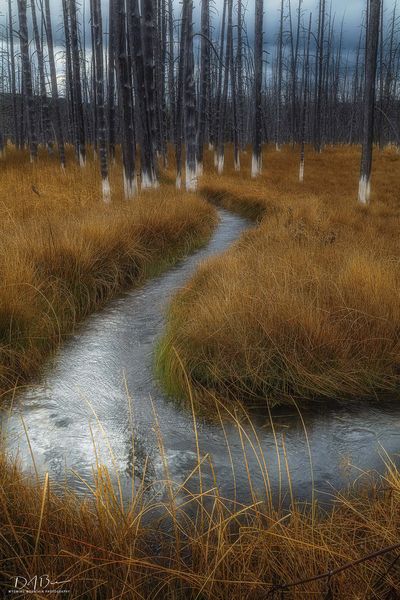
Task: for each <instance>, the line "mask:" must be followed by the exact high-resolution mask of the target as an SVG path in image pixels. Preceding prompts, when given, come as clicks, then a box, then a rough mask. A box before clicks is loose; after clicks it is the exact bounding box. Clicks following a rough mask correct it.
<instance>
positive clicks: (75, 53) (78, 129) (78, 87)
mask: <svg viewBox="0 0 400 600" xmlns="http://www.w3.org/2000/svg"><path fill="white" fill-rule="evenodd" d="M68 13H69V18H70V32H71V41H70V43H71V54H72V87H73V91H74V97H73V104H74V113H75V148H76V154H77V158H78V160H79V164H80V165H81V167H83V166H84V165H85V162H86V146H85V144H86V139H85V121H84V113H83V98H82V82H81V67H80V56H79V40H78V18H77V13H76V2H75V0H68Z"/></svg>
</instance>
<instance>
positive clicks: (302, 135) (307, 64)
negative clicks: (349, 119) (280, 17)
mask: <svg viewBox="0 0 400 600" xmlns="http://www.w3.org/2000/svg"><path fill="white" fill-rule="evenodd" d="M311 24H312V14H310V24H309V27H308V36H307V48H306V55H305V63H304V78H303V79H304V91H303V109H302V114H301V125H300V171H299V181H300V182H301V183H302V182H303V181H304V160H305V138H306V119H307V100H308V85H309V77H310V40H311Z"/></svg>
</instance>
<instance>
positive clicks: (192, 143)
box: [184, 0, 197, 192]
mask: <svg viewBox="0 0 400 600" xmlns="http://www.w3.org/2000/svg"><path fill="white" fill-rule="evenodd" d="M186 1H187V3H188V8H187V24H186V28H185V47H184V52H185V75H184V106H185V109H184V124H185V146H186V157H185V158H186V165H185V172H186V190H187V191H191V192H194V191H195V190H196V189H197V168H196V89H195V83H194V56H193V2H192V0H186Z"/></svg>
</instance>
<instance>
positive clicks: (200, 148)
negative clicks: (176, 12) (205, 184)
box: [197, 0, 210, 175]
mask: <svg viewBox="0 0 400 600" xmlns="http://www.w3.org/2000/svg"><path fill="white" fill-rule="evenodd" d="M209 12H210V3H209V0H202V5H201V34H202V37H201V48H200V53H201V57H200V106H199V127H198V138H197V168H198V172H199V174H200V175H202V174H203V153H204V141H205V133H206V124H207V101H208V91H209V85H210V43H209V38H210V31H209V29H210V28H209V22H210V17H209Z"/></svg>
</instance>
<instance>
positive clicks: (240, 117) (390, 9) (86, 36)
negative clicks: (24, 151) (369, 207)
mask: <svg viewBox="0 0 400 600" xmlns="http://www.w3.org/2000/svg"><path fill="white" fill-rule="evenodd" d="M384 2H385V4H384ZM267 3H268V0H254V7H253V8H254V18H253V16H250V15H249V14H248V8H246V7H245V6H244V3H243V0H235V1H234V0H223V1H222V6H221V10H220V11H219V12H218V13H217V12H216V9H215V6H214V4H213V3H212V1H210V0H199V4H198V5H196V6H194V4H193V1H192V0H183V1H182V3H180V4H177V3H174V1H173V0H110V1H109V3H108V4H107V8H108V10H107V12H106V14H103V7H104V4H102V2H101V0H88V6H87V5H86V2H85V1H84V3H83V4H82V5H78V3H77V1H76V0H61V5H60V11H59V13H57V15H54V14H52V11H51V6H50V1H49V0H29V2H28V0H17V6H16V7H15V3H13V1H12V0H8V15H7V22H6V23H5V25H4V27H3V32H4V33H3V39H2V53H1V56H2V59H1V61H2V62H1V71H2V75H3V76H2V78H1V81H2V89H1V107H0V108H1V115H2V119H1V136H0V145H1V147H2V148H4V147H5V141H6V140H10V141H11V142H12V143H14V144H15V145H16V146H17V147H18V148H22V147H24V146H28V147H29V149H30V155H31V159H32V160H36V157H37V152H38V146H39V145H44V146H45V147H46V148H47V150H48V152H49V153H53V152H55V151H57V152H58V154H59V158H60V163H61V166H62V167H63V168H65V167H66V153H65V145H66V144H67V143H68V144H73V146H74V148H75V155H76V160H77V161H78V162H79V164H80V165H81V166H82V167H84V165H85V161H86V152H87V150H88V148H94V151H95V152H96V156H97V157H98V161H99V165H100V170H101V175H102V181H103V198H104V200H106V201H108V200H109V199H110V197H111V190H110V185H109V165H110V163H111V162H112V161H113V160H114V159H115V150H116V146H117V145H120V146H121V149H122V161H123V172H124V190H125V195H126V197H127V198H130V197H132V196H134V195H135V194H136V192H137V189H138V186H140V187H141V188H147V187H155V186H157V185H158V177H159V175H158V169H159V166H160V165H165V164H166V163H167V160H168V152H167V149H168V147H170V146H171V145H172V146H173V148H174V154H175V164H176V185H177V187H181V186H182V185H183V182H184V184H185V186H186V189H187V190H195V189H196V187H197V179H198V176H199V175H200V174H201V173H202V170H203V152H204V148H205V146H206V145H207V144H208V145H209V147H210V148H212V149H213V150H214V156H215V168H216V170H217V171H218V173H222V172H223V170H224V166H225V148H226V144H228V143H229V144H232V145H233V155H234V167H235V169H236V170H239V169H240V157H241V152H242V151H243V150H244V149H245V147H246V146H248V145H251V146H252V168H251V171H252V176H253V177H256V176H257V175H259V174H260V173H261V170H262V146H263V144H264V143H266V142H273V143H274V145H275V148H276V150H277V151H279V150H280V148H281V146H282V145H283V144H288V143H290V144H293V145H295V144H296V145H297V144H298V145H299V148H300V150H299V179H300V181H303V180H304V176H305V175H304V173H305V148H306V144H312V146H313V147H314V149H315V151H316V152H321V151H322V150H323V148H324V146H326V145H330V144H359V143H362V145H363V153H362V161H361V177H360V191H359V199H360V202H363V203H367V202H368V200H369V194H370V173H371V164H372V146H373V143H374V142H376V143H378V144H379V145H380V146H381V147H383V146H385V145H387V144H396V145H399V143H400V132H399V123H400V118H399V117H400V102H399V86H398V81H399V69H400V44H399V41H400V40H399V27H398V15H397V6H396V4H397V2H396V1H395V2H394V3H393V2H391V3H390V4H389V2H388V0H366V1H365V10H364V12H363V13H362V15H360V29H359V35H358V39H357V40H356V41H355V43H353V45H352V47H351V48H349V47H348V43H346V36H345V26H346V23H345V22H344V20H343V19H342V20H339V17H340V16H339V15H337V14H336V13H335V12H334V6H333V4H332V2H331V3H328V2H327V0H316V3H315V8H314V10H313V11H310V10H305V9H304V6H303V4H304V2H303V0H281V2H280V9H279V14H278V31H277V32H276V34H274V35H273V36H271V38H270V39H267V37H266V35H265V31H264V11H265V9H266V6H265V5H266V4H267ZM194 11H198V13H199V14H198V18H197V16H196V18H195V16H194V15H195V12H194ZM53 12H55V11H54V10H53ZM196 15H197V12H196ZM87 24H88V25H87ZM55 34H56V35H57V38H59V37H60V35H61V42H57V44H55V42H54V38H55Z"/></svg>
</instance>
